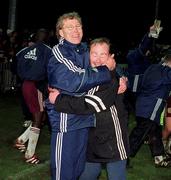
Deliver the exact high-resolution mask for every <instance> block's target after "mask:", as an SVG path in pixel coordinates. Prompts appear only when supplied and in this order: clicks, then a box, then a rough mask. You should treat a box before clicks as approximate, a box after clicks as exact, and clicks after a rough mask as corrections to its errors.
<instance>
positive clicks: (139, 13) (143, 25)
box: [0, 0, 171, 47]
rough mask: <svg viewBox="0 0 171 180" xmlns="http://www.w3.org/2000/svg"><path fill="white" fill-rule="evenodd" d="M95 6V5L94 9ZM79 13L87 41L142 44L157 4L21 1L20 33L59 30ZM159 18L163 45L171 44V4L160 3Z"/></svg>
mask: <svg viewBox="0 0 171 180" xmlns="http://www.w3.org/2000/svg"><path fill="white" fill-rule="evenodd" d="M92 3H93V5H92ZM70 11H77V12H78V13H79V14H80V15H81V17H82V20H83V27H84V37H85V38H95V37H99V36H106V37H108V38H110V40H111V41H112V43H114V44H116V46H123V47H124V46H125V47H127V46H129V44H130V43H131V42H132V41H135V42H136V41H137V42H139V41H140V39H141V37H142V36H143V35H144V33H145V32H147V31H148V29H149V27H150V25H152V23H153V21H154V19H155V12H156V0H117V1H116V0H113V2H112V0H98V1H97V0H29V1H26V0H18V6H17V29H24V28H30V29H36V28H41V27H45V28H48V29H52V28H54V27H55V24H56V20H57V18H58V17H59V15H61V14H63V13H66V12H70ZM158 18H159V19H161V20H162V23H161V25H162V26H163V28H164V29H163V32H162V33H161V36H160V40H159V43H165V44H169V43H170V44H171V36H170V34H171V33H170V32H171V13H170V6H169V0H160V1H159V10H158ZM7 21H8V1H7V0H4V3H3V7H2V6H1V11H0V23H1V24H0V26H5V27H6V26H7Z"/></svg>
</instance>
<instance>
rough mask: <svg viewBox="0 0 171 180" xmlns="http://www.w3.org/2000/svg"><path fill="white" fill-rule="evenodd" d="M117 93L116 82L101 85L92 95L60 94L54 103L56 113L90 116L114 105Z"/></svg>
mask: <svg viewBox="0 0 171 180" xmlns="http://www.w3.org/2000/svg"><path fill="white" fill-rule="evenodd" d="M117 91H118V81H116V82H114V83H113V84H108V85H101V86H100V88H99V90H98V91H97V92H95V93H94V94H93V95H90V94H86V95H84V96H81V97H75V96H69V95H65V94H60V95H59V96H58V97H57V99H56V102H55V107H56V110H57V111H58V112H64V113H71V114H91V113H98V112H101V111H104V110H106V109H108V108H109V107H110V106H111V105H113V104H114V101H115V99H116V98H115V97H116V95H117Z"/></svg>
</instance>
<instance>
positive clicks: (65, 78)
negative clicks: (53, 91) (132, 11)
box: [46, 39, 111, 180]
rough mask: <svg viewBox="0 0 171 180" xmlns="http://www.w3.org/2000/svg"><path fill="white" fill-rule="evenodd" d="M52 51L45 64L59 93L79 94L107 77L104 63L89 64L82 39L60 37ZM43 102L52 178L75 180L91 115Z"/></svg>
mask: <svg viewBox="0 0 171 180" xmlns="http://www.w3.org/2000/svg"><path fill="white" fill-rule="evenodd" d="M52 52H53V56H52V58H51V59H50V61H49V64H48V81H49V86H50V87H54V88H57V89H60V91H61V93H65V94H69V95H78V96H79V95H81V94H83V93H84V92H85V91H87V90H89V89H90V88H92V87H94V86H96V85H98V84H102V83H107V82H110V81H111V76H110V72H109V71H108V69H107V67H105V66H103V67H98V68H94V69H92V68H91V67H90V65H89V52H88V49H87V46H86V45H85V44H83V43H81V44H79V45H75V44H71V43H70V42H67V41H66V40H64V39H61V41H60V43H59V44H58V45H56V46H54V48H53V49H52ZM46 106H47V111H48V116H49V121H50V124H51V128H52V138H51V170H52V179H67V178H68V177H69V178H70V179H73V180H75V179H76V178H77V177H78V176H79V175H80V174H81V172H82V170H83V168H84V163H85V150H86V146H87V137H88V129H87V128H88V127H92V126H94V116H93V115H92V114H89V115H76V114H67V113H60V112H57V111H56V110H55V107H54V106H53V105H52V104H50V103H48V102H47V103H46ZM66 152H67V154H65V153H66ZM64 162H66V163H64Z"/></svg>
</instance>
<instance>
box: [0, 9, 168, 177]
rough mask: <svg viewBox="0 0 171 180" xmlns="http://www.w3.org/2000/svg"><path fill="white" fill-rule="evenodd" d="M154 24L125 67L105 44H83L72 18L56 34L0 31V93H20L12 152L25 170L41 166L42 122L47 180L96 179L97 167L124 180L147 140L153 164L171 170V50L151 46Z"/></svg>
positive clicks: (156, 32) (155, 36) (157, 33)
mask: <svg viewBox="0 0 171 180" xmlns="http://www.w3.org/2000/svg"><path fill="white" fill-rule="evenodd" d="M156 22H158V21H155V23H154V24H153V25H152V26H151V27H150V28H149V30H148V32H147V33H146V34H145V35H144V36H143V38H142V40H141V41H140V43H139V45H138V46H137V47H135V48H134V49H129V50H128V53H127V55H125V58H124V60H123V61H124V62H125V64H126V68H123V67H121V66H120V65H119V62H117V59H116V62H117V63H116V62H115V56H114V54H113V52H111V43H110V40H109V39H108V38H106V37H99V38H96V39H92V40H91V41H90V42H88V43H89V44H88V45H87V43H84V42H82V38H83V28H82V20H81V17H80V16H79V14H78V13H77V12H71V13H66V14H63V15H62V16H60V17H59V18H58V20H57V24H56V33H55V32H54V31H50V30H47V29H44V28H41V29H38V30H36V31H35V32H29V31H24V32H22V33H19V32H17V31H11V30H7V31H6V32H4V31H3V30H2V29H0V74H1V76H0V91H1V92H5V91H6V90H11V88H13V90H17V91H18V92H19V97H20V99H21V107H22V112H23V118H24V120H25V121H24V126H25V127H26V129H25V130H24V132H22V133H21V135H19V136H18V137H16V139H15V140H14V145H13V146H14V147H15V148H16V149H18V150H19V151H21V152H24V153H25V155H24V157H25V162H26V163H30V164H39V163H41V159H39V157H38V156H37V154H36V147H37V143H38V139H39V134H40V131H41V128H42V126H43V125H44V122H45V121H48V122H49V124H50V131H51V157H50V161H51V178H52V180H67V179H71V180H77V179H78V178H79V179H80V180H96V179H97V178H98V176H99V174H100V171H101V168H102V164H106V169H107V173H108V179H109V180H115V179H116V180H125V179H126V168H127V167H130V166H129V165H130V162H131V159H132V158H133V157H135V155H136V154H137V152H138V151H139V149H140V147H141V146H142V144H143V143H144V141H145V140H147V141H148V144H149V147H150V150H151V154H152V157H153V158H154V165H155V166H156V167H166V168H170V167H171V119H170V117H171V98H170V97H171V96H170V92H171V49H170V47H171V46H169V45H168V46H163V47H162V46H161V47H159V46H158V48H157V47H156V40H157V39H159V37H160V32H161V31H162V28H161V27H160V23H158V24H157V23H156ZM7 82H8V83H7ZM130 114H133V115H134V116H135V121H136V125H135V127H134V128H133V129H132V130H131V132H130V134H129V133H128V132H129V131H128V123H129V115H130ZM163 119H164V120H163ZM26 144H27V145H26Z"/></svg>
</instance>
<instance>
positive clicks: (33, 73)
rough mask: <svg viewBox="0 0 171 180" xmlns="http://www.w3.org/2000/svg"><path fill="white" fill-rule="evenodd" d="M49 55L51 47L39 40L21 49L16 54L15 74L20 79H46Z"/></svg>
mask: <svg viewBox="0 0 171 180" xmlns="http://www.w3.org/2000/svg"><path fill="white" fill-rule="evenodd" d="M50 57H51V48H50V47H49V46H47V45H45V44H43V43H41V42H39V43H35V44H34V45H32V46H30V47H26V48H24V49H22V50H21V51H19V52H18V53H17V54H16V58H17V74H18V75H19V77H20V78H21V79H22V80H34V81H41V80H45V79H47V64H48V61H49V59H50Z"/></svg>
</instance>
